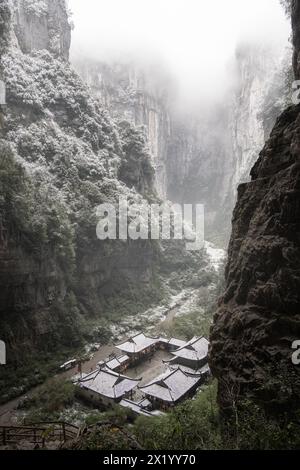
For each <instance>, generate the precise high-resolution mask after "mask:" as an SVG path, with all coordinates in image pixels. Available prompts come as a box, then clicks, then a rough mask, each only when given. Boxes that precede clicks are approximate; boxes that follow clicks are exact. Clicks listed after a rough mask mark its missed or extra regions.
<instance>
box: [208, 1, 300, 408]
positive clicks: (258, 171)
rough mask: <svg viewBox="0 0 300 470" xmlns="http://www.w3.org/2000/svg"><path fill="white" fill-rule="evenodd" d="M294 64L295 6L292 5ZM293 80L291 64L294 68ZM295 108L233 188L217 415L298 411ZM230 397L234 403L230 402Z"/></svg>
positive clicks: (298, 120) (214, 357)
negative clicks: (248, 400)
mask: <svg viewBox="0 0 300 470" xmlns="http://www.w3.org/2000/svg"><path fill="white" fill-rule="evenodd" d="M293 27H294V44H295V58H297V57H298V56H299V47H300V2H299V1H295V2H293ZM294 65H295V73H296V76H297V77H298V76H299V70H298V65H297V60H296V61H294ZM299 339H300V106H292V107H290V108H288V109H287V110H286V111H284V112H283V114H282V115H281V116H280V118H279V119H278V120H277V122H276V125H275V127H274V129H273V131H272V133H271V137H270V139H269V140H268V141H267V143H266V145H265V147H264V149H263V151H262V152H261V154H260V156H259V159H258V161H257V162H256V164H255V165H254V167H253V169H252V171H251V182H249V183H245V184H242V185H240V187H239V190H238V202H237V205H236V207H235V210H234V215H233V228H232V235H231V241H230V245H229V262H228V265H227V269H226V292H225V294H224V296H223V298H222V299H221V300H220V305H219V309H218V311H217V313H216V315H215V319H214V326H213V328H212V331H211V352H210V365H211V368H212V371H213V373H214V375H215V377H217V379H218V381H219V402H220V405H221V408H222V409H225V408H226V407H227V406H230V405H232V400H233V399H236V397H237V396H238V395H240V396H242V397H253V398H254V399H255V400H257V401H258V402H261V403H263V404H264V405H266V406H268V407H271V408H272V409H273V410H275V411H279V410H281V409H283V410H284V409H285V410H288V411H292V410H293V409H296V408H299V403H300V368H299V366H296V365H294V364H293V362H292V353H293V350H292V343H293V342H294V341H295V340H299ZM233 395H235V396H233Z"/></svg>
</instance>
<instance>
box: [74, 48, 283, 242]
mask: <svg viewBox="0 0 300 470" xmlns="http://www.w3.org/2000/svg"><path fill="white" fill-rule="evenodd" d="M73 63H74V66H75V68H76V70H77V71H78V72H79V74H80V75H81V77H82V78H83V80H84V81H85V82H86V83H87V84H88V85H89V86H90V88H91V90H92V92H93V94H94V96H96V97H97V98H99V99H100V100H101V102H102V103H103V105H104V106H106V107H107V108H108V109H109V110H110V113H111V115H112V116H113V117H114V118H115V119H117V120H122V119H126V120H128V121H129V122H132V123H134V124H135V125H143V126H144V127H145V132H146V136H147V139H148V142H149V147H150V151H151V154H152V160H153V165H154V168H155V182H156V189H157V191H158V193H159V195H160V196H161V197H162V198H166V197H167V198H168V199H169V200H171V201H173V202H176V203H181V204H187V203H190V204H196V203H201V204H204V205H205V213H206V217H205V222H206V237H207V239H208V240H210V241H214V242H215V243H217V244H219V245H221V246H225V245H226V244H227V242H228V238H229V232H230V220H231V215H232V210H233V207H234V204H235V201H236V188H237V186H238V184H239V183H241V182H244V181H248V180H249V173H250V169H251V167H252V166H253V164H254V162H255V159H256V156H257V154H258V152H259V149H261V147H262V146H263V143H264V140H265V137H266V135H267V136H268V134H269V129H270V128H271V127H272V126H273V125H274V123H275V119H276V117H277V115H278V113H279V112H281V111H282V110H283V109H284V104H283V103H282V102H281V101H280V100H279V98H277V97H276V96H275V95H276V93H277V94H278V95H279V94H280V93H281V92H282V89H283V88H284V86H285V83H284V76H283V73H282V71H283V70H284V69H285V64H283V63H282V58H281V56H279V55H278V52H277V50H274V49H273V48H272V47H269V46H266V47H261V46H257V45H253V44H252V45H249V44H243V45H240V46H239V47H238V49H237V51H236V56H235V58H234V59H233V66H232V69H233V71H232V77H231V80H232V81H234V83H235V86H233V87H232V89H231V90H230V92H229V93H228V94H227V95H226V96H225V97H224V102H223V103H221V104H218V105H216V104H215V105H214V106H212V109H210V110H209V111H207V110H205V111H204V110H203V112H202V113H201V115H199V116H197V117H196V116H195V115H193V114H192V113H190V112H189V110H187V112H186V113H185V114H181V113H178V112H175V111H174V109H173V107H172V105H171V104H172V102H174V100H175V99H176V93H175V87H174V84H173V82H172V79H171V77H166V76H164V75H163V76H160V75H158V76H157V70H156V68H155V67H151V68H150V70H145V69H143V67H142V66H137V65H136V64H133V63H123V64H121V63H114V64H109V63H105V62H100V61H97V60H95V59H82V58H78V57H77V56H76V54H75V56H74V59H73ZM275 98H276V99H275ZM280 98H282V94H280ZM275 102H276V103H277V106H276V107H275ZM199 114H200V113H199Z"/></svg>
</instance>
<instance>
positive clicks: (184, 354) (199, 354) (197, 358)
mask: <svg viewBox="0 0 300 470" xmlns="http://www.w3.org/2000/svg"><path fill="white" fill-rule="evenodd" d="M208 347H209V342H208V341H207V339H206V338H204V337H202V338H198V337H195V338H193V339H191V341H188V342H187V343H185V344H184V346H181V347H180V348H178V349H176V351H173V352H172V354H173V355H174V358H173V359H172V360H171V361H170V365H175V366H180V365H182V366H185V367H188V368H190V369H192V370H195V371H198V370H199V369H201V368H202V367H203V366H205V365H206V364H207V362H208Z"/></svg>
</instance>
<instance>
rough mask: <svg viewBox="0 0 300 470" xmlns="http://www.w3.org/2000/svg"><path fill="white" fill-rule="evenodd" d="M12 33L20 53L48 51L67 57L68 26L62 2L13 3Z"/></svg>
mask: <svg viewBox="0 0 300 470" xmlns="http://www.w3.org/2000/svg"><path fill="white" fill-rule="evenodd" d="M14 7H15V8H14V21H13V33H14V35H15V39H16V40H17V44H18V46H19V47H20V49H21V51H22V52H23V53H25V54H27V53H30V52H32V51H33V50H42V49H47V50H48V51H49V52H51V53H52V54H53V55H54V56H56V57H61V58H63V59H65V60H68V58H69V49H70V44H71V27H70V24H69V20H68V13H67V10H66V4H65V0H34V1H33V0H14Z"/></svg>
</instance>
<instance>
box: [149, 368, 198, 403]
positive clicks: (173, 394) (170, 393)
mask: <svg viewBox="0 0 300 470" xmlns="http://www.w3.org/2000/svg"><path fill="white" fill-rule="evenodd" d="M200 380H201V374H190V373H187V372H184V371H183V370H181V369H180V368H178V369H176V370H173V371H168V372H167V373H165V374H163V375H161V376H159V377H157V378H156V379H155V380H154V381H152V382H150V383H149V384H147V385H144V386H143V387H140V390H141V391H142V392H143V393H145V394H146V395H148V396H149V395H150V396H152V397H156V398H159V399H160V400H163V401H166V402H177V401H178V400H179V399H180V398H181V397H183V396H184V395H185V394H186V393H188V392H189V391H190V390H191V389H192V388H193V387H195V385H197V384H198V383H199V382H200Z"/></svg>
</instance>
